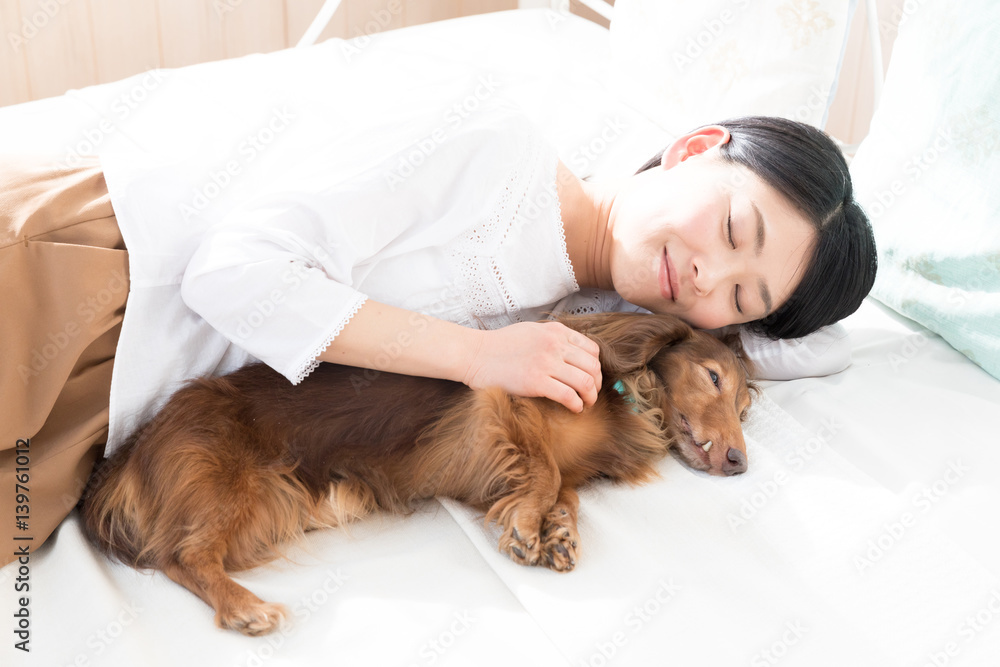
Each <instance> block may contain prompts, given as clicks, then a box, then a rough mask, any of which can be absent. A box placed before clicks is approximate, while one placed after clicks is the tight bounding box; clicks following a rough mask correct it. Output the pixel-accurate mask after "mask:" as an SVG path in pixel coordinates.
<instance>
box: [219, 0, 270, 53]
mask: <svg viewBox="0 0 1000 667" xmlns="http://www.w3.org/2000/svg"><path fill="white" fill-rule="evenodd" d="M211 4H212V5H213V6H214V7H215V8H216V9H217V11H218V13H219V19H220V20H221V22H222V39H223V52H224V53H225V57H226V58H236V57H238V56H245V55H246V54H248V53H267V52H270V51H278V50H280V49H283V48H285V47H286V46H287V42H286V30H285V3H284V2H280V1H279V2H275V1H274V0H212V2H211Z"/></svg>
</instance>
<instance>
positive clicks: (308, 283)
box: [181, 195, 375, 384]
mask: <svg viewBox="0 0 1000 667" xmlns="http://www.w3.org/2000/svg"><path fill="white" fill-rule="evenodd" d="M319 204H320V202H318V201H315V200H313V199H312V198H311V196H308V195H285V196H282V197H281V198H280V199H277V200H271V201H270V202H265V203H262V204H258V205H256V206H254V207H252V208H249V209H243V210H242V211H240V212H237V213H234V214H232V215H231V216H230V218H229V219H227V220H226V221H225V222H223V223H222V224H220V226H219V227H217V228H215V229H213V230H211V231H209V232H208V233H207V235H206V236H205V237H204V238H203V239H202V241H201V243H200V245H199V246H198V248H197V249H196V250H195V252H194V254H193V256H192V258H191V260H190V262H189V263H188V266H187V269H186V271H185V273H184V278H183V282H182V284H181V297H182V298H183V300H184V302H185V303H186V304H187V306H188V307H189V308H191V310H193V311H194V312H195V313H197V314H198V315H200V316H201V317H202V318H204V319H205V320H206V321H207V322H208V323H209V324H211V325H212V326H213V327H214V328H215V329H216V330H217V331H219V332H220V333H221V334H222V335H224V336H225V337H226V338H228V339H229V340H230V341H231V342H232V343H234V344H236V345H237V346H239V347H241V348H243V349H244V350H246V351H247V352H249V353H250V354H252V355H253V356H255V357H256V358H258V359H260V360H261V361H263V362H264V363H266V364H267V365H268V366H270V367H271V368H273V369H275V370H276V371H278V372H279V373H281V374H282V375H284V376H285V377H286V378H288V379H289V380H290V381H291V382H292V383H294V384H297V383H298V382H300V381H301V380H302V379H303V378H305V377H306V376H307V375H308V374H309V373H310V372H312V370H313V369H314V368H315V367H316V366H317V365H318V362H317V361H316V357H317V355H319V354H320V353H321V352H322V351H323V350H325V349H326V347H327V346H328V345H329V344H330V343H331V342H332V341H333V339H334V338H335V337H336V336H337V334H339V333H340V331H341V330H342V329H343V328H344V326H345V325H346V324H347V322H348V321H349V320H350V319H351V317H352V316H353V315H354V314H355V313H356V312H357V311H358V309H359V308H360V307H361V305H362V304H363V303H364V302H365V299H366V296H365V295H364V294H362V293H361V292H359V291H358V290H356V289H353V288H352V287H351V286H350V285H351V284H352V282H353V281H352V276H351V273H352V270H353V268H354V267H355V266H356V264H357V263H358V262H359V261H360V260H361V259H362V258H364V257H365V256H366V255H367V254H370V252H371V249H372V245H373V242H374V241H375V239H372V238H371V235H372V234H373V233H374V232H373V231H371V230H366V231H362V232H360V235H359V232H358V231H355V232H354V233H353V234H354V235H353V236H352V232H351V230H350V229H349V228H348V227H347V226H346V225H336V224H329V221H328V220H324V214H323V213H321V211H323V208H322V207H321V206H320V205H319ZM365 234H367V236H368V238H365Z"/></svg>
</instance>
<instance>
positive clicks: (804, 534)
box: [0, 10, 1000, 667]
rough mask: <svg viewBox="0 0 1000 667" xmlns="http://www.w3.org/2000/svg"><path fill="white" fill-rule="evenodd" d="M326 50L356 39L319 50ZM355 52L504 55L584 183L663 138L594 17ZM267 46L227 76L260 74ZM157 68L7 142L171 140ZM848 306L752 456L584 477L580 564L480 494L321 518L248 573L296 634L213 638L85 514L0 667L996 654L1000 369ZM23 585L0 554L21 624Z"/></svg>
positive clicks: (526, 14)
mask: <svg viewBox="0 0 1000 667" xmlns="http://www.w3.org/2000/svg"><path fill="white" fill-rule="evenodd" d="M331 46H333V47H336V48H341V47H343V44H342V43H340V42H339V41H338V40H334V41H332V42H327V43H325V44H321V45H318V46H317V47H313V48H331ZM363 56H364V57H371V58H385V59H386V60H393V62H406V63H415V62H423V63H428V64H433V63H438V64H440V65H441V66H442V67H458V66H463V67H471V68H473V69H474V70H475V71H476V72H477V76H480V75H483V76H489V75H490V74H491V73H492V74H493V76H495V77H497V79H499V80H503V81H504V82H506V84H507V85H504V86H502V87H501V89H500V90H499V92H498V94H501V95H503V96H505V97H508V98H509V100H510V101H511V102H513V103H516V104H518V105H519V106H521V107H522V108H523V109H524V110H525V112H526V113H528V114H529V115H531V116H532V117H533V118H534V119H535V121H536V122H537V123H538V124H539V125H540V126H541V127H542V128H543V129H544V130H545V131H546V132H547V135H548V136H550V137H551V141H552V143H553V144H554V145H555V146H556V147H557V149H558V150H559V152H560V156H561V157H562V159H563V161H564V162H565V163H566V164H567V165H568V166H570V168H571V169H574V170H575V171H576V172H577V173H578V174H579V175H581V176H582V175H591V176H593V177H594V178H604V177H615V176H627V175H629V174H631V173H632V172H634V171H635V169H636V168H637V167H638V166H639V165H641V164H642V163H643V162H645V160H646V159H647V158H648V157H650V156H651V155H652V154H653V153H654V152H655V151H656V150H659V149H662V148H663V146H664V145H665V142H666V141H667V137H666V136H665V135H664V133H663V132H662V131H661V130H659V129H658V128H657V127H656V126H655V125H654V124H652V123H651V122H649V120H648V119H645V118H644V117H642V116H641V115H640V114H638V113H637V112H635V111H634V110H632V109H630V108H629V107H627V106H625V105H623V104H621V103H619V102H618V101H616V99H615V98H614V97H613V95H612V94H611V93H610V91H611V85H610V84H611V82H610V80H609V77H610V76H611V74H610V70H609V69H608V67H607V63H608V39H607V31H606V30H604V29H603V28H600V27H598V26H596V25H594V24H591V23H588V22H586V21H584V20H582V19H578V18H575V17H570V16H565V15H561V14H554V13H551V12H548V11H546V10H519V11H512V12H501V13H497V14H491V15H484V16H476V17H467V18H462V19H456V20H452V21H447V22H441V23H436V24H429V25H425V26H417V27H414V28H407V29H403V30H397V31H393V32H391V33H386V34H384V35H379V36H376V37H375V38H373V39H372V41H371V44H370V45H368V46H366V47H365V51H364V54H363ZM269 57H270V56H259V55H257V56H248V57H246V58H241V59H237V60H233V61H226V63H224V64H216V65H213V67H216V68H221V69H217V70H215V71H218V72H224V73H225V76H226V81H227V83H226V85H232V86H239V85H245V84H246V83H247V82H252V81H253V80H254V73H255V72H256V71H258V70H259V66H260V64H261V62H262V61H261V59H262V58H263V59H267V58H269ZM278 57H281V56H278ZM428 66H429V65H428ZM197 67H203V66H197ZM191 69H192V70H195V68H191ZM206 71H208V70H206V69H201V70H196V71H195V74H193V75H192V78H191V79H189V81H191V82H197V81H202V82H203V81H204V80H203V79H199V78H198V77H200V76H203V75H205V76H208V75H206V74H205V72H206ZM405 75H406V76H407V77H411V78H412V77H413V76H419V69H410V70H409V71H408V72H407V73H406V74H405ZM401 76H402V75H401ZM183 77H184V75H182V76H181V79H183ZM156 80H157V78H156V75H155V74H144V75H138V76H136V77H132V78H130V79H126V80H124V81H120V82H116V83H112V84H105V85H101V86H95V87H92V88H87V89H83V90H75V91H70V92H69V93H67V94H66V95H63V96H60V97H57V98H51V99H45V100H39V101H36V102H31V103H28V104H23V105H17V106H12V107H6V108H0V145H3V146H4V149H5V150H7V151H10V152H28V153H47V154H55V155H56V156H57V158H59V157H61V158H64V159H65V158H70V159H71V158H72V156H73V155H74V154H91V153H92V154H100V152H101V150H102V146H107V145H108V143H107V142H111V141H125V142H134V143H135V145H136V146H139V147H142V148H144V149H147V150H150V151H155V150H159V149H162V150H176V148H171V147H170V146H164V145H163V144H164V143H166V141H167V140H166V139H165V138H164V137H163V136H160V135H158V134H157V132H156V126H155V123H152V122H151V121H150V120H149V119H150V118H152V117H153V116H148V115H147V114H151V113H152V112H151V111H149V109H150V107H149V106H146V107H143V105H141V104H139V103H138V101H137V100H136V99H135V97H136V94H137V93H136V91H137V90H141V89H142V88H143V86H144V85H147V84H152V83H155V81H156ZM144 82H145V84H144ZM189 90H190V91H191V93H190V94H191V95H192V97H190V98H189V99H179V100H175V101H174V102H171V104H173V105H174V107H173V108H174V110H175V112H176V115H175V116H174V118H175V119H176V122H177V123H181V124H183V123H184V122H186V119H187V118H188V116H186V115H185V114H190V116H191V117H194V116H197V115H201V114H202V113H203V112H204V113H210V112H211V108H210V107H211V105H212V104H213V100H214V99H219V98H221V97H222V95H220V94H219V91H214V93H215V94H207V93H208V92H212V91H204V90H202V93H205V94H203V95H198V94H197V92H198V89H197V87H193V86H192V87H190V88H189ZM458 92H460V91H458ZM130 102H135V108H134V110H130V111H128V113H125V111H126V110H129V109H130V107H129V103H130ZM116 110H117V111H116ZM122 114H124V117H122ZM844 324H845V326H846V328H847V329H848V331H849V340H850V344H851V349H852V356H853V360H852V364H851V366H850V367H849V368H847V369H846V370H845V371H843V372H840V373H837V374H835V375H831V376H827V377H822V378H808V379H800V380H793V381H786V382H770V383H763V391H762V393H761V396H760V397H759V399H758V400H757V401H756V402H755V405H754V407H753V409H752V412H751V418H750V420H749V421H748V422H747V424H746V427H745V434H746V437H747V446H748V453H749V459H750V462H751V464H750V469H749V471H748V472H747V473H746V474H744V475H742V476H739V477H736V478H726V479H723V478H716V477H709V476H707V475H702V474H697V473H692V472H691V471H689V470H688V469H686V468H683V467H682V466H681V465H680V464H679V463H677V462H675V461H674V460H673V459H670V458H667V459H665V460H664V461H663V462H662V463H661V464H660V465H659V466H658V470H659V473H660V478H659V479H657V480H656V481H654V482H652V483H650V484H647V485H644V486H639V487H623V486H616V485H613V484H610V483H603V482H599V483H594V484H592V485H591V486H589V487H587V488H586V489H584V490H583V491H582V492H581V494H580V496H581V510H580V521H579V530H580V535H581V552H580V556H579V559H578V564H577V567H576V569H575V570H574V571H573V572H571V573H568V574H557V573H554V572H552V571H549V570H546V569H542V568H525V567H520V566H518V565H515V564H514V563H512V562H511V561H510V560H508V559H507V558H506V557H505V556H503V555H502V554H500V553H499V552H498V551H497V548H496V538H497V535H496V532H495V531H494V530H492V529H490V528H487V527H486V526H484V524H483V521H482V517H481V516H479V515H478V514H477V513H476V512H475V511H473V510H470V509H469V508H467V507H465V506H463V505H461V504H458V503H455V502H453V501H450V500H446V499H438V500H431V501H427V502H425V503H423V504H421V505H419V506H418V507H417V508H416V510H415V511H414V513H413V514H412V515H410V516H406V517H395V516H378V517H375V518H372V519H367V520H365V521H363V522H360V523H357V524H355V525H352V526H350V527H348V528H347V529H338V530H323V531H314V532H311V533H309V534H308V535H307V537H306V539H305V540H304V542H303V543H302V544H300V545H298V546H296V547H294V548H292V549H291V550H290V551H289V553H288V557H287V558H286V559H285V560H281V561H277V562H274V563H272V564H269V565H266V566H263V567H260V568H257V569H255V570H252V571H248V572H242V573H238V575H237V576H236V577H235V578H236V580H237V581H239V582H240V583H241V584H243V585H245V586H246V587H248V588H249V589H250V590H252V591H253V592H254V593H256V594H257V595H258V596H260V597H261V598H263V599H265V600H269V601H274V602H281V603H284V604H285V605H287V606H288V607H289V608H290V609H291V610H292V618H291V625H290V627H289V628H288V629H287V630H286V631H284V632H281V633H276V634H273V635H270V636H266V637H260V638H247V637H244V636H242V635H239V634H237V633H234V632H231V631H223V630H219V629H217V628H216V627H215V626H214V625H213V623H212V616H213V612H212V611H211V610H210V609H209V608H208V607H207V606H206V605H205V604H204V603H202V602H201V601H200V600H199V599H197V598H196V597H195V596H194V595H192V594H191V593H190V592H188V591H187V590H185V589H183V588H181V587H179V586H177V585H176V584H174V583H173V582H172V581H170V580H168V579H167V578H166V577H165V576H164V575H162V574H160V573H148V572H137V571H135V570H132V569H130V568H127V567H124V566H122V565H119V564H113V563H111V562H109V561H107V560H106V559H105V558H103V557H102V556H100V555H99V554H97V553H96V552H95V551H94V550H93V549H92V548H91V547H90V546H89V545H88V544H87V543H86V541H85V540H84V538H83V536H82V533H81V529H80V523H79V519H78V516H77V514H76V512H74V513H73V514H71V515H70V517H69V518H68V519H67V520H66V521H65V522H64V523H63V524H62V525H61V526H60V528H59V529H58V531H57V532H56V534H55V535H54V536H53V537H52V538H51V539H50V540H49V542H47V543H46V545H45V546H43V547H42V548H41V549H40V550H39V551H38V552H37V553H35V554H33V556H32V558H31V561H30V573H29V575H28V576H30V586H31V590H30V613H31V619H30V632H31V635H30V639H31V641H30V647H31V652H30V653H23V652H21V651H17V650H14V648H13V644H14V641H15V639H14V638H13V635H12V634H11V633H10V632H9V631H8V632H7V633H6V634H5V637H6V638H5V639H4V641H3V645H2V647H0V656H3V658H2V664H4V665H46V666H63V665H66V666H68V665H79V666H85V665H109V666H118V665H122V666H125V665H128V666H132V665H149V666H159V665H164V666H166V665H177V664H189V665H213V666H217V665H240V666H246V667H255V666H260V665H269V666H283V665H296V666H299V665H328V664H345V665H401V666H410V665H421V666H422V665H500V664H503V665H509V664H512V663H515V662H517V663H520V664H529V665H543V664H544V665H566V666H572V667H581V666H588V667H601V666H604V665H652V664H675V665H693V666H708V667H712V666H716V665H718V666H723V665H725V666H729V665H751V666H752V667H757V666H771V665H777V664H781V665H803V666H808V667H823V666H826V665H830V666H837V667H841V666H843V665H857V666H868V665H872V666H878V667H889V666H893V667H894V666H897V665H898V666H904V665H906V666H912V665H920V666H923V665H935V666H940V665H946V664H947V665H959V666H963V665H968V666H981V665H990V664H996V659H997V658H996V656H998V655H1000V565H998V564H1000V537H998V531H997V530H996V528H995V527H994V525H993V524H994V523H995V522H994V521H993V518H994V516H995V515H994V514H993V512H995V511H996V510H997V509H1000V484H998V483H997V482H996V481H995V480H994V479H993V474H994V473H993V471H994V470H1000V448H998V447H996V444H997V438H996V436H995V435H994V434H993V429H994V428H995V426H996V421H997V415H1000V383H998V382H997V380H995V379H993V378H992V377H990V376H989V375H987V374H986V373H985V372H984V371H982V370H981V369H980V368H978V367H977V366H975V365H974V364H973V363H972V362H970V361H969V360H968V359H966V358H965V357H963V356H962V355H961V354H959V353H958V352H956V351H955V350H953V349H952V348H951V347H949V346H948V345H947V344H946V343H944V342H943V341H942V340H941V339H940V338H939V337H938V336H936V335H934V334H931V333H930V332H928V331H927V330H925V329H923V328H922V327H920V326H919V325H917V324H915V323H913V322H912V321H909V320H907V319H905V318H903V317H901V316H899V315H897V314H895V313H894V312H893V311H890V310H888V309H887V308H885V307H883V306H881V305H880V304H879V303H877V302H875V301H873V300H868V301H866V302H865V303H864V305H863V306H862V307H861V309H860V310H859V311H858V312H857V313H856V314H855V315H853V316H851V317H850V318H848V319H847V320H846V321H845V322H844ZM21 576H23V575H22V574H21V573H19V572H18V571H17V569H16V567H15V566H14V565H10V566H7V567H5V568H3V569H2V570H0V591H2V592H0V615H2V617H3V618H5V619H8V620H7V627H11V621H10V619H11V618H12V614H13V613H14V611H15V609H16V608H17V599H16V597H17V596H16V595H15V592H14V586H15V584H16V583H17V580H18V578H19V577H21Z"/></svg>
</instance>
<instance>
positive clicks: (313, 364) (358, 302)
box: [292, 294, 368, 384]
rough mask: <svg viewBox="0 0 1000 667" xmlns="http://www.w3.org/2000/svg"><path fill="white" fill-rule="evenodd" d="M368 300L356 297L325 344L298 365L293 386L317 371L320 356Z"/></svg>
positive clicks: (364, 297) (293, 377) (363, 296)
mask: <svg viewBox="0 0 1000 667" xmlns="http://www.w3.org/2000/svg"><path fill="white" fill-rule="evenodd" d="M367 300H368V297H367V296H365V295H364V294H358V295H356V296H355V297H354V301H353V302H352V303H351V305H350V307H349V309H348V311H347V316H346V317H344V318H343V319H341V320H340V322H339V323H338V324H337V325H336V327H334V329H333V331H331V332H330V334H329V335H328V336H327V337H326V338H325V339H323V342H322V343H320V344H319V345H318V346H317V347H315V348H314V349H313V351H312V353H311V354H310V355H309V356H307V357H306V359H305V361H303V362H301V363H300V364H299V365H298V369H297V370H296V371H295V373H294V374H293V375H292V384H298V383H300V382H302V381H303V380H305V379H306V378H307V377H309V374H310V373H312V372H313V371H314V370H316V368H317V367H318V366H319V364H320V360H319V355H321V354H322V353H323V351H324V350H326V348H328V347H330V343H332V342H333V340H334V339H335V338H336V337H337V336H339V335H340V332H341V331H343V330H344V327H345V326H347V323H348V322H350V321H351V319H352V318H353V317H354V316H355V315H356V314H357V312H358V311H359V310H360V309H361V306H363V305H364V304H365V301H367Z"/></svg>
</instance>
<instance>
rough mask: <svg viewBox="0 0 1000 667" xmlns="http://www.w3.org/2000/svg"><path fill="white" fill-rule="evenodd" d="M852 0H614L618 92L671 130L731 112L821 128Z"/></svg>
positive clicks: (722, 117) (721, 117)
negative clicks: (696, 0)
mask: <svg viewBox="0 0 1000 667" xmlns="http://www.w3.org/2000/svg"><path fill="white" fill-rule="evenodd" d="M856 4H857V0H850V1H849V2H845V1H844V0H757V1H756V2H753V3H751V2H750V0H699V2H691V0H618V1H617V2H616V3H615V10H614V19H613V20H612V22H611V57H612V63H613V66H614V68H615V70H616V74H617V79H618V93H619V95H620V96H621V98H622V99H623V101H625V102H626V103H628V104H630V105H632V106H634V107H635V108H636V109H638V110H639V111H641V112H643V113H644V114H645V115H647V116H648V117H649V118H650V119H651V120H653V121H654V122H656V123H657V124H658V125H659V126H660V127H661V128H663V129H664V130H666V131H667V132H669V133H670V134H671V135H673V136H679V135H681V134H684V133H686V132H688V131H690V130H692V129H695V128H697V127H699V126H701V125H706V124H709V123H714V122H717V121H721V120H725V119H727V118H732V117H735V116H746V115H769V116H781V117H783V118H789V119H792V120H798V121H801V122H803V123H808V124H810V125H812V126H814V127H818V128H822V127H823V126H824V125H825V123H826V115H827V110H828V109H829V106H830V103H831V102H832V101H833V96H834V93H835V92H836V89H837V77H838V74H839V71H840V64H841V61H842V58H843V53H844V46H845V44H846V41H847V34H848V29H849V27H850V22H851V18H852V16H853V14H854V8H855V6H856Z"/></svg>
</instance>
